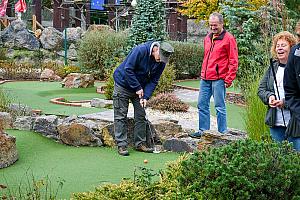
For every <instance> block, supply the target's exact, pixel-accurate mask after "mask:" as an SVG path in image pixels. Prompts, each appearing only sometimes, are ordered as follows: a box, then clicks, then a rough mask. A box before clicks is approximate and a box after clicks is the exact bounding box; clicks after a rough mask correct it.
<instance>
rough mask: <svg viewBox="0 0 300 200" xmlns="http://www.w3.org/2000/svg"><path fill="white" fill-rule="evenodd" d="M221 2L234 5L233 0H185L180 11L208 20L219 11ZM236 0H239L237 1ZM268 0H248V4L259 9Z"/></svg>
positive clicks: (198, 18)
mask: <svg viewBox="0 0 300 200" xmlns="http://www.w3.org/2000/svg"><path fill="white" fill-rule="evenodd" d="M220 2H223V3H224V4H225V5H232V2H231V1H219V0H209V1H203V0H189V1H185V2H184V3H183V5H182V8H181V9H180V12H181V13H182V14H184V15H187V16H188V17H191V18H196V19H197V20H198V21H199V20H208V18H209V15H210V14H211V13H213V12H219V11H220V10H221V8H220ZM235 2H237V3H238V2H239V0H238V1H235ZM267 2H268V0H247V4H248V5H251V7H252V9H253V10H257V9H259V8H260V7H261V6H263V5H266V3H267Z"/></svg>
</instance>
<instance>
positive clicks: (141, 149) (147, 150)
mask: <svg viewBox="0 0 300 200" xmlns="http://www.w3.org/2000/svg"><path fill="white" fill-rule="evenodd" d="M135 150H137V151H141V152H146V153H153V151H154V149H153V148H150V147H146V146H145V145H143V144H142V145H139V146H137V147H135Z"/></svg>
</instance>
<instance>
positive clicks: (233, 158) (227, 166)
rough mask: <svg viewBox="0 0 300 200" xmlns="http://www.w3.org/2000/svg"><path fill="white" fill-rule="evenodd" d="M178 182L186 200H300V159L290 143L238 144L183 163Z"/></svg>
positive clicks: (202, 153)
mask: <svg viewBox="0 0 300 200" xmlns="http://www.w3.org/2000/svg"><path fill="white" fill-rule="evenodd" d="M178 181H179V185H180V190H182V191H183V193H184V195H185V197H186V199H197V198H196V195H197V194H202V195H203V196H204V197H205V199H243V200H246V199H265V200H268V199H270V200H274V199H278V200H279V199H298V198H300V156H299V154H298V153H297V152H295V151H294V150H293V149H292V146H291V145H287V144H282V145H281V144H279V143H262V142H256V141H253V140H246V141H244V140H242V141H237V142H235V143H232V144H230V145H227V146H224V147H220V148H212V149H210V150H209V151H208V152H198V153H195V154H194V155H193V156H191V158H190V159H188V160H186V161H183V162H182V169H181V174H180V175H179V177H178ZM188 197H189V198H188Z"/></svg>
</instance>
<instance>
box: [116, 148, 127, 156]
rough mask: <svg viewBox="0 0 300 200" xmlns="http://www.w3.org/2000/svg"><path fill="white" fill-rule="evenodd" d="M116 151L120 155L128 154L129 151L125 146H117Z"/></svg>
mask: <svg viewBox="0 0 300 200" xmlns="http://www.w3.org/2000/svg"><path fill="white" fill-rule="evenodd" d="M118 153H119V154H120V155H121V156H129V152H128V150H127V148H126V147H118Z"/></svg>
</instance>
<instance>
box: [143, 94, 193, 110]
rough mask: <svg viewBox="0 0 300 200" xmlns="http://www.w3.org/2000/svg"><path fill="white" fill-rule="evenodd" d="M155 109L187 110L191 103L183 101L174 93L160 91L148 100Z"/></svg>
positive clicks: (149, 104)
mask: <svg viewBox="0 0 300 200" xmlns="http://www.w3.org/2000/svg"><path fill="white" fill-rule="evenodd" d="M148 106H150V107H152V108H153V109H157V110H162V111H171V112H187V110H188V109H189V105H188V104H186V103H184V102H182V101H181V100H180V99H178V98H177V97H176V96H175V95H174V94H172V93H160V94H158V95H157V96H156V97H153V98H151V99H150V100H149V101H148Z"/></svg>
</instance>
